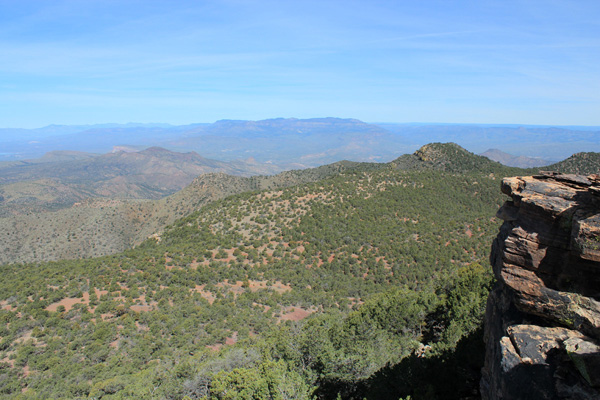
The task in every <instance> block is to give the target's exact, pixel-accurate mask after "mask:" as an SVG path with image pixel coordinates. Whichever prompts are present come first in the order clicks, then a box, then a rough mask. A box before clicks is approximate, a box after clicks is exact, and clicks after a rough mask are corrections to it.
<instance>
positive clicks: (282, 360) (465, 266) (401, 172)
mask: <svg viewBox="0 0 600 400" xmlns="http://www.w3.org/2000/svg"><path fill="white" fill-rule="evenodd" d="M350 166H351V167H352V168H349V169H348V168H340V169H339V171H338V172H337V173H334V174H331V175H330V176H329V177H325V178H323V179H315V181H314V182H308V183H304V184H296V185H292V186H289V187H285V188H284V187H277V188H274V187H271V188H269V187H268V186H269V185H266V187H265V186H262V187H260V186H257V187H253V188H252V190H251V191H248V192H245V193H239V194H234V195H231V196H229V197H226V198H223V199H221V200H216V201H213V202H211V203H210V204H205V205H204V206H203V207H202V208H200V209H199V210H198V211H195V212H193V213H191V214H189V215H187V216H185V217H184V218H182V219H179V220H177V221H176V222H175V223H174V224H172V225H170V226H169V227H167V228H166V229H165V230H164V231H163V232H161V233H160V234H157V235H154V236H153V237H152V238H151V239H148V240H146V241H144V242H143V243H141V244H140V245H138V246H136V247H135V248H133V249H130V250H127V251H125V252H123V253H119V254H116V255H112V256H105V257H100V258H94V259H87V260H71V261H56V262H47V263H28V264H10V265H3V266H1V267H0V268H1V270H0V272H1V273H2V277H3V279H2V280H1V281H0V282H1V284H0V306H1V310H0V320H2V322H3V325H2V327H1V328H0V329H1V330H0V337H1V340H0V393H2V394H3V396H4V397H5V398H19V399H30V398H31V399H34V398H69V399H71V398H103V399H121V398H155V399H184V398H186V396H187V398H190V399H200V398H210V399H238V398H274V399H286V398H312V397H316V398H323V399H329V398H336V396H338V395H339V396H341V397H342V398H355V399H362V398H369V399H382V398H389V399H398V398H405V397H407V396H412V398H414V399H433V398H448V399H452V398H468V397H469V396H474V395H476V394H477V387H478V380H479V378H478V374H479V370H480V367H481V363H482V357H483V351H481V350H480V346H482V344H481V340H480V330H479V328H480V325H481V316H482V314H483V311H484V308H485V299H486V297H487V292H488V290H489V286H490V284H491V272H490V268H489V266H488V261H487V258H488V254H489V246H490V243H491V241H492V238H493V237H494V236H495V235H496V233H497V229H498V226H499V222H498V221H497V220H496V219H495V218H494V217H493V216H494V214H495V212H496V210H497V209H498V207H499V206H500V204H501V203H502V202H503V201H504V199H503V198H502V195H501V193H500V191H499V190H498V185H499V183H500V179H501V178H502V177H503V176H505V175H512V174H515V173H516V172H517V171H519V170H515V169H508V168H505V167H502V166H501V165H500V164H498V163H494V162H491V161H489V160H487V159H485V158H483V157H478V156H474V155H472V154H470V153H468V152H466V151H464V150H463V149H460V148H459V147H458V146H454V145H441V144H434V145H430V146H429V147H427V148H424V149H422V152H421V153H418V154H416V155H411V156H406V157H402V158H401V159H398V160H396V161H395V162H393V163H390V164H385V165H373V164H364V165H360V164H350ZM336 168H337V167H333V169H334V170H335V169H336Z"/></svg>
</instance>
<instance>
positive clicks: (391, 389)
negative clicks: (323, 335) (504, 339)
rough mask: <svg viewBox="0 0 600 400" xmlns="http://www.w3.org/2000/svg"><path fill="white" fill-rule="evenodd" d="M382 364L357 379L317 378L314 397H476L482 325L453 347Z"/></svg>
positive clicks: (482, 349) (393, 399) (482, 353)
mask: <svg viewBox="0 0 600 400" xmlns="http://www.w3.org/2000/svg"><path fill="white" fill-rule="evenodd" d="M432 353H433V352H431V353H429V354H426V355H422V356H417V355H415V354H412V355H410V356H408V357H406V358H404V359H403V360H402V361H401V362H400V363H398V364H396V365H390V366H386V367H384V368H382V369H380V370H379V371H377V372H376V373H375V374H373V375H372V376H371V377H369V378H368V379H366V380H363V381H360V382H341V381H326V382H321V384H320V385H319V389H318V392H317V397H318V398H321V399H334V398H336V396H338V395H339V398H342V399H357V400H358V399H367V400H375V399H378V400H388V399H389V400H398V399H404V398H408V396H410V399H411V400H430V399H448V400H453V399H456V400H458V399H461V400H466V399H479V398H481V396H480V393H479V380H480V378H481V368H482V367H483V362H484V356H485V346H484V343H483V327H479V328H478V329H476V330H474V331H473V332H471V333H470V334H469V335H467V336H465V337H463V338H462V339H461V340H460V341H459V342H458V343H457V345H456V347H455V348H451V349H447V350H444V351H438V352H435V353H436V354H432Z"/></svg>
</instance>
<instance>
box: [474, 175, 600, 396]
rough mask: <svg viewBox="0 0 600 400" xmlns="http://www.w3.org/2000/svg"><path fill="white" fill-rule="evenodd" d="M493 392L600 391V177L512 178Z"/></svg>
mask: <svg viewBox="0 0 600 400" xmlns="http://www.w3.org/2000/svg"><path fill="white" fill-rule="evenodd" d="M502 191H503V192H504V193H505V194H507V195H508V196H510V197H511V200H509V201H507V202H506V203H505V204H504V206H503V207H502V208H501V209H500V210H499V211H498V217H500V218H502V219H503V220H504V224H503V225H502V227H501V228H500V232H499V234H498V237H497V238H496V240H495V241H494V244H493V246H492V253H491V256H490V260H491V263H492V266H493V268H494V274H495V275H496V278H497V279H498V284H497V285H496V287H495V289H494V290H493V291H492V293H491V294H490V297H489V299H488V305H487V312H486V321H485V323H486V330H485V339H486V361H485V366H484V368H483V378H482V381H481V391H482V396H483V398H484V399H528V400H534V399H600V176H599V175H591V176H587V177H584V176H580V175H562V174H555V173H545V174H542V175H538V176H533V177H516V178H506V179H504V180H503V182H502Z"/></svg>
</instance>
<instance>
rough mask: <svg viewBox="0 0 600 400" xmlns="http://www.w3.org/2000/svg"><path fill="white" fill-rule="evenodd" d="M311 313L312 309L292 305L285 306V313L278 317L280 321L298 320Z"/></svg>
mask: <svg viewBox="0 0 600 400" xmlns="http://www.w3.org/2000/svg"><path fill="white" fill-rule="evenodd" d="M312 313H313V311H310V310H305V309H303V308H300V307H294V306H291V307H286V308H285V313H284V314H281V317H279V320H280V321H300V320H302V319H304V318H306V317H308V316H309V315H310V314H312Z"/></svg>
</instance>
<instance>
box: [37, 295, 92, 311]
mask: <svg viewBox="0 0 600 400" xmlns="http://www.w3.org/2000/svg"><path fill="white" fill-rule="evenodd" d="M75 304H86V302H85V297H67V298H66V299H62V300H61V301H59V302H56V303H52V304H50V305H49V306H48V307H46V310H48V311H56V310H57V309H58V307H59V306H65V311H69V310H71V309H72V308H73V306H74V305H75ZM87 304H89V296H88V301H87ZM87 304H86V305H87Z"/></svg>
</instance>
